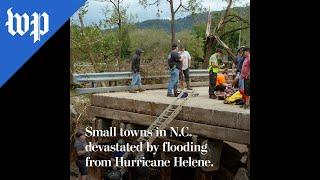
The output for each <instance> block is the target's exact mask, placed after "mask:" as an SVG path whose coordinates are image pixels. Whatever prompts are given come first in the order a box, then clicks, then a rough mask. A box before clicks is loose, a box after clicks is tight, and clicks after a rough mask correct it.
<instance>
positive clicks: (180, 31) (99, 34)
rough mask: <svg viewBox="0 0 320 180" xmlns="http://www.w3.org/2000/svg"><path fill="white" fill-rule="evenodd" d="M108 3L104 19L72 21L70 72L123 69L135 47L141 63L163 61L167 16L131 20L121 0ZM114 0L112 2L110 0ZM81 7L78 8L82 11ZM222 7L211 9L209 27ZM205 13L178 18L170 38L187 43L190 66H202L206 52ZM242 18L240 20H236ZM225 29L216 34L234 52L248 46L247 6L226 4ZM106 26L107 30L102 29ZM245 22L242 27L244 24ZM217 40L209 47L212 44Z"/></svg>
mask: <svg viewBox="0 0 320 180" xmlns="http://www.w3.org/2000/svg"><path fill="white" fill-rule="evenodd" d="M103 1H105V2H106V3H108V2H109V6H107V7H109V10H108V9H107V8H106V13H105V20H104V21H103V22H100V23H99V24H97V25H93V26H87V27H84V26H82V25H81V24H80V25H78V24H76V23H74V22H73V23H72V24H71V65H72V66H71V73H77V72H103V71H128V70H129V69H130V58H131V56H132V55H133V54H134V53H135V51H136V49H137V48H142V49H144V51H145V53H144V55H143V64H144V65H147V64H149V63H150V64H157V63H159V62H161V63H164V64H165V63H166V60H167V55H168V53H169V51H170V46H171V41H172V34H171V29H170V22H169V20H147V21H145V22H139V23H130V22H129V21H128V20H127V19H128V18H127V17H128V16H127V15H126V9H125V8H123V7H122V6H121V3H122V1H121V0H110V1H109V0H103ZM112 2H113V3H112ZM85 8H86V7H84V8H83V10H82V11H81V13H79V19H81V17H82V16H83V15H85V13H86V10H85ZM223 12H224V11H217V12H212V13H211V14H212V20H211V21H212V23H211V30H213V29H214V27H216V26H217V25H218V23H219V20H220V18H221V16H222V15H223ZM207 17H208V12H203V13H198V14H193V15H189V16H187V17H184V18H181V19H177V20H176V23H175V29H176V35H175V38H176V39H177V40H180V42H181V43H182V44H183V45H184V46H186V48H187V50H188V51H189V52H190V54H191V55H192V57H193V63H192V66H193V67H192V68H201V67H204V66H202V64H203V62H204V59H205V52H206V37H205V32H206V26H207V25H206V24H207ZM239 18H241V21H240V20H239ZM226 21H227V23H225V25H224V28H223V29H222V30H221V31H219V33H218V34H219V36H220V39H221V40H222V41H223V42H225V43H226V44H227V45H228V46H229V47H230V48H231V49H232V51H233V52H236V49H237V48H238V47H239V33H240V29H242V30H241V39H240V42H241V45H247V46H250V29H249V23H250V7H236V8H231V9H230V12H229V16H228V18H227V19H226ZM106 27H108V28H107V29H105V28H106ZM244 27H245V28H244ZM217 46H219V44H217V45H215V46H214V47H210V48H211V49H213V48H216V47H217ZM80 63H86V64H95V65H94V67H79V66H73V65H74V64H80Z"/></svg>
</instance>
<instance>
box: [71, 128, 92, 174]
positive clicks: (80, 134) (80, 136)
mask: <svg viewBox="0 0 320 180" xmlns="http://www.w3.org/2000/svg"><path fill="white" fill-rule="evenodd" d="M86 145H87V141H86V136H85V133H84V131H83V130H78V131H77V133H76V140H75V143H74V148H75V150H76V152H77V160H76V165H77V167H78V168H79V171H80V175H79V180H86V179H87V176H88V167H87V166H86V162H85V159H86V157H88V156H89V152H87V151H86V150H85V147H86Z"/></svg>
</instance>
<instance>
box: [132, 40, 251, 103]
mask: <svg viewBox="0 0 320 180" xmlns="http://www.w3.org/2000/svg"><path fill="white" fill-rule="evenodd" d="M142 53H143V50H142V49H138V50H137V51H136V54H135V55H134V56H133V57H132V64H131V70H132V73H133V75H132V82H131V86H130V92H131V93H136V92H137V91H139V92H142V91H144V89H143V88H142V84H141V75H140V59H141V55H142ZM222 56H223V51H222V50H221V49H219V48H218V49H216V51H215V53H214V54H212V55H211V57H210V59H209V68H208V73H209V98H210V99H216V98H217V96H216V92H219V91H222V92H223V91H224V90H225V89H226V87H228V86H229V85H228V84H227V83H226V79H227V77H228V75H227V71H226V70H223V69H224V68H225V64H224V63H223V62H222ZM234 63H235V65H236V66H237V76H236V78H235V81H234V83H233V85H235V84H238V88H239V89H240V93H241V95H242V97H243V102H244V105H243V106H241V107H245V108H248V107H250V48H248V47H241V48H240V49H239V50H238V55H237V58H236V60H235V61H234ZM168 65H169V72H170V80H169V84H168V88H167V90H168V91H167V96H168V97H177V96H178V86H179V85H180V88H181V89H184V88H185V86H184V82H185V84H186V88H187V89H188V90H192V88H191V86H190V78H189V77H190V76H189V69H190V67H191V56H190V53H189V52H188V51H186V50H185V47H183V46H182V45H179V46H178V44H176V43H173V44H172V48H171V52H170V53H169V55H168ZM179 82H180V83H179ZM136 86H138V89H135V87H136Z"/></svg>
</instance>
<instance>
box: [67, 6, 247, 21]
mask: <svg viewBox="0 0 320 180" xmlns="http://www.w3.org/2000/svg"><path fill="white" fill-rule="evenodd" d="M182 1H184V2H187V0H182ZM151 2H152V1H151ZM174 2H175V3H174V7H177V6H178V5H179V2H180V1H178V0H175V1H174ZM88 3H89V6H88V12H87V14H86V15H85V17H84V22H85V25H91V24H95V23H99V21H100V20H102V19H103V16H104V15H103V9H104V8H105V7H106V6H110V4H109V3H106V2H98V1H95V0H88ZM123 3H124V6H125V7H128V10H127V14H128V15H132V16H134V17H137V19H133V21H135V22H137V21H140V22H141V21H145V20H148V19H169V17H170V9H169V3H168V2H167V1H166V0H162V1H161V4H160V10H161V11H162V13H161V14H160V17H158V16H157V15H156V13H157V7H156V6H150V7H148V8H147V9H145V8H144V7H143V6H141V5H140V4H139V0H123ZM249 3H250V0H238V2H237V3H235V5H234V6H245V5H248V4H249ZM201 4H202V7H204V8H207V9H208V8H209V7H210V9H211V10H222V9H224V8H225V7H226V6H227V2H226V1H224V0H202V2H201ZM110 7H111V6H110ZM186 15H188V13H178V14H177V15H176V16H177V18H181V17H185V16H186ZM72 20H73V21H78V19H77V18H76V17H73V18H72Z"/></svg>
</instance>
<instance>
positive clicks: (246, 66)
mask: <svg viewBox="0 0 320 180" xmlns="http://www.w3.org/2000/svg"><path fill="white" fill-rule="evenodd" d="M243 52H244V57H245V60H244V62H243V65H242V69H241V77H242V78H243V80H244V86H243V89H242V90H240V92H241V93H242V96H243V100H244V102H245V105H244V106H242V107H243V108H245V109H247V108H250V48H248V47H245V48H244V49H243Z"/></svg>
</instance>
